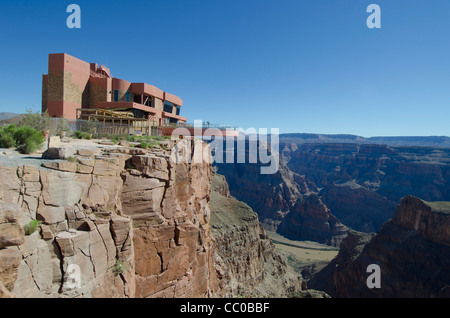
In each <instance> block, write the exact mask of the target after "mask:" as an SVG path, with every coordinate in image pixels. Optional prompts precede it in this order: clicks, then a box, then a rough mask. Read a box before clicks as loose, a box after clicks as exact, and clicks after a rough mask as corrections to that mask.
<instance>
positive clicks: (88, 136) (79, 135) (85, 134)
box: [75, 130, 91, 139]
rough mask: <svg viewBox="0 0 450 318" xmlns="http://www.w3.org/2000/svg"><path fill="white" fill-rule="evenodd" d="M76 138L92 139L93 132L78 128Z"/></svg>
mask: <svg viewBox="0 0 450 318" xmlns="http://www.w3.org/2000/svg"><path fill="white" fill-rule="evenodd" d="M75 138H77V139H91V134H90V133H88V132H85V131H81V130H77V131H76V132H75Z"/></svg>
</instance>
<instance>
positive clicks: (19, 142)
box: [14, 126, 44, 154]
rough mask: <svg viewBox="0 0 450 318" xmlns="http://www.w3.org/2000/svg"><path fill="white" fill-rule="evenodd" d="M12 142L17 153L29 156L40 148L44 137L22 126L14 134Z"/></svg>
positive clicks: (32, 129)
mask: <svg viewBox="0 0 450 318" xmlns="http://www.w3.org/2000/svg"><path fill="white" fill-rule="evenodd" d="M14 140H15V141H16V146H17V150H18V151H19V152H21V153H25V154H30V153H33V152H35V151H36V150H37V149H39V148H41V147H42V143H43V142H44V136H42V134H41V133H40V132H39V131H37V130H36V129H34V128H31V127H28V126H22V127H19V128H17V130H16V131H15V132H14Z"/></svg>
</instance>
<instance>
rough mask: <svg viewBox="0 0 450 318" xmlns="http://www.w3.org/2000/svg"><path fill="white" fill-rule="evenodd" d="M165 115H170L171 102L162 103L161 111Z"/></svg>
mask: <svg viewBox="0 0 450 318" xmlns="http://www.w3.org/2000/svg"><path fill="white" fill-rule="evenodd" d="M163 110H164V111H165V112H166V113H172V110H173V104H172V103H171V102H168V101H164V109H163Z"/></svg>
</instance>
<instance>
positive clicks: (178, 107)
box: [177, 105, 181, 116]
mask: <svg viewBox="0 0 450 318" xmlns="http://www.w3.org/2000/svg"><path fill="white" fill-rule="evenodd" d="M180 110H181V106H178V105H177V115H178V116H179V115H180Z"/></svg>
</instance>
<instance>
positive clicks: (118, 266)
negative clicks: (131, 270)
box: [112, 260, 127, 275]
mask: <svg viewBox="0 0 450 318" xmlns="http://www.w3.org/2000/svg"><path fill="white" fill-rule="evenodd" d="M112 270H113V272H114V273H115V274H117V275H119V274H122V273H124V272H125V271H126V270H127V263H126V262H124V261H121V260H116V263H115V264H114V265H113V267H112Z"/></svg>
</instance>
